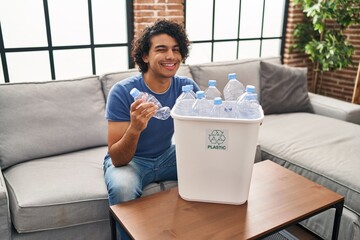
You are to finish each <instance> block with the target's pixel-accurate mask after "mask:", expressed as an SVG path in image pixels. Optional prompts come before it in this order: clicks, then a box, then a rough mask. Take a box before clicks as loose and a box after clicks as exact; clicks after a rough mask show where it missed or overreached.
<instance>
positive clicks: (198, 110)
mask: <svg viewBox="0 0 360 240" xmlns="http://www.w3.org/2000/svg"><path fill="white" fill-rule="evenodd" d="M192 109H193V113H194V115H195V116H199V117H210V111H211V109H212V104H211V102H210V101H209V100H207V99H206V98H205V92H204V91H197V92H196V100H195V102H194V104H193V106H192Z"/></svg>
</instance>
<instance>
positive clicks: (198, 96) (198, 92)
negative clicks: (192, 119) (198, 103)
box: [196, 91, 205, 99]
mask: <svg viewBox="0 0 360 240" xmlns="http://www.w3.org/2000/svg"><path fill="white" fill-rule="evenodd" d="M204 97H205V92H204V91H197V92H196V98H197V99H202V98H204Z"/></svg>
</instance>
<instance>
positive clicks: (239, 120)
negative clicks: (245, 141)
mask: <svg viewBox="0 0 360 240" xmlns="http://www.w3.org/2000/svg"><path fill="white" fill-rule="evenodd" d="M260 112H261V116H260V117H259V118H255V119H244V118H215V117H200V116H183V115H179V114H176V113H175V107H174V108H173V109H171V112H170V115H171V117H172V118H173V119H178V120H191V121H203V122H204V121H206V122H229V123H262V122H263V120H264V112H263V111H262V109H261V111H260Z"/></svg>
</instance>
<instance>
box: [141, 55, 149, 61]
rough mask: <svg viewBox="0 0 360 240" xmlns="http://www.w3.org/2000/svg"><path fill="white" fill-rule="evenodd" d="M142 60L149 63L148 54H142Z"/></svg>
mask: <svg viewBox="0 0 360 240" xmlns="http://www.w3.org/2000/svg"><path fill="white" fill-rule="evenodd" d="M142 60H143V61H144V63H149V58H148V55H144V56H143V57H142Z"/></svg>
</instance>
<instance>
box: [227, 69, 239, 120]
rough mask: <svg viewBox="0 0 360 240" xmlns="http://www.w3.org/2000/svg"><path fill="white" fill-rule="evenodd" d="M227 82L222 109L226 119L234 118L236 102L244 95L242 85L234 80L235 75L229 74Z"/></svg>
mask: <svg viewBox="0 0 360 240" xmlns="http://www.w3.org/2000/svg"><path fill="white" fill-rule="evenodd" d="M228 80H229V81H228V82H227V84H226V85H225V87H224V99H225V103H224V107H225V112H226V114H227V117H229V118H235V117H236V115H237V113H236V101H237V99H238V98H239V97H240V96H241V95H242V94H243V93H244V85H243V84H242V83H241V82H239V81H238V80H237V79H236V73H229V74H228Z"/></svg>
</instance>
